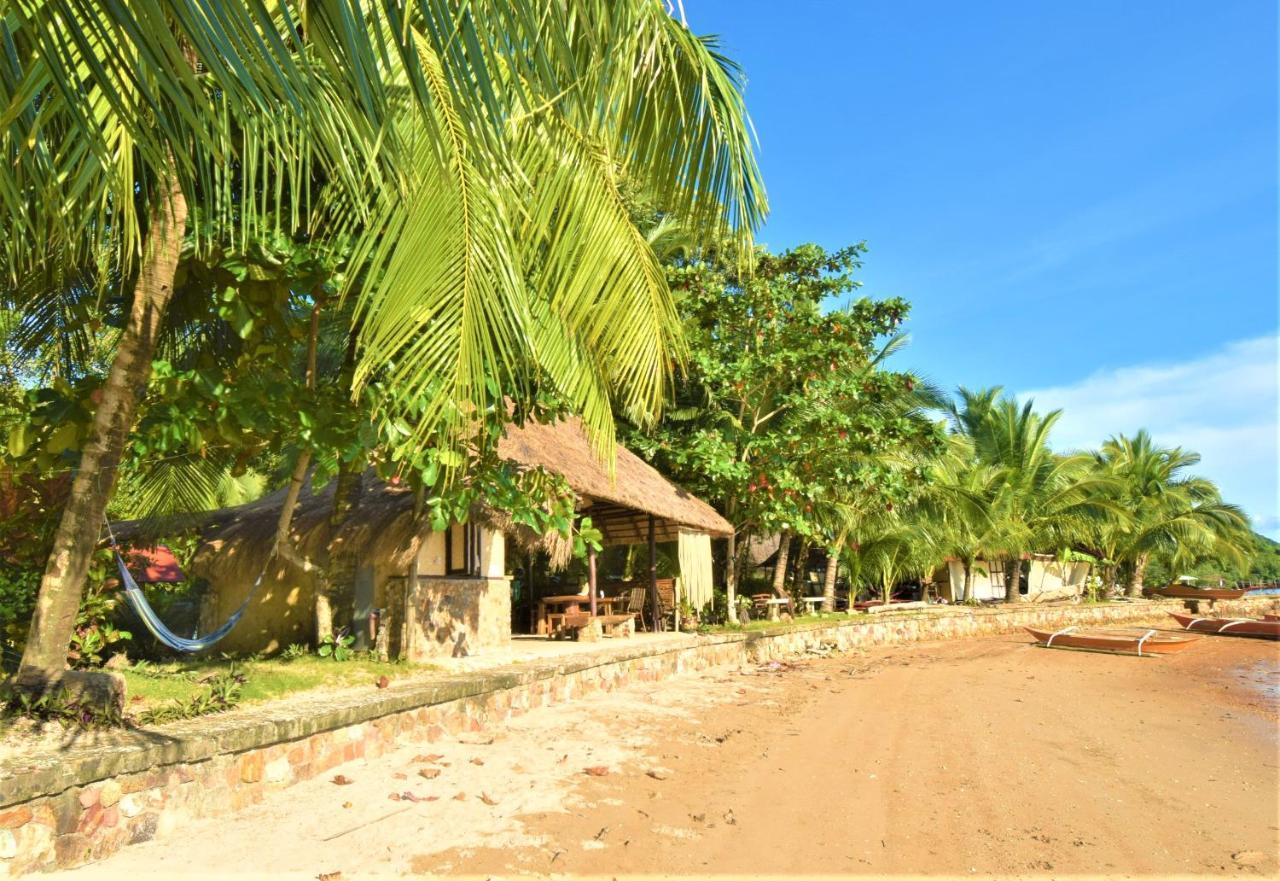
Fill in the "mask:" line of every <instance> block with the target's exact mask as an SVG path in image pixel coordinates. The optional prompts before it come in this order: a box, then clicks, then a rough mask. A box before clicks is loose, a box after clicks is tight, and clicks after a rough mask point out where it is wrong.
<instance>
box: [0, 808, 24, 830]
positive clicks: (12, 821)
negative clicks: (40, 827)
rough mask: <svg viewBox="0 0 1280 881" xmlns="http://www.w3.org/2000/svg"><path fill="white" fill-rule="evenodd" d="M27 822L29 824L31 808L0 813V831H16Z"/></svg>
mask: <svg viewBox="0 0 1280 881" xmlns="http://www.w3.org/2000/svg"><path fill="white" fill-rule="evenodd" d="M29 822H31V808H28V807H21V808H13V809H12V810H8V811H0V829H17V828H18V827H19V826H25V825H26V824H27V823H29Z"/></svg>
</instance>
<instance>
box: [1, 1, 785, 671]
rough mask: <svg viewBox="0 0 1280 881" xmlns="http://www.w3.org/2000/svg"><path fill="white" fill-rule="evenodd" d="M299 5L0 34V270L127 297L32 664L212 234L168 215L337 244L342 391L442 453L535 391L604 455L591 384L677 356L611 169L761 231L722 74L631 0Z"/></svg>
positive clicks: (28, 10)
mask: <svg viewBox="0 0 1280 881" xmlns="http://www.w3.org/2000/svg"><path fill="white" fill-rule="evenodd" d="M302 11H303V8H302V7H295V6H294V5H293V4H290V3H284V4H261V3H257V2H254V3H249V4H244V5H242V4H229V5H224V6H222V7H219V15H218V16H216V17H215V16H209V15H207V14H206V10H205V9H204V8H203V7H195V6H191V5H189V4H180V3H172V2H166V0H161V2H157V3H154V4H147V5H145V6H137V5H132V4H107V5H103V4H95V3H90V2H88V0H58V2H55V0H28V2H24V3H21V4H18V5H17V6H16V7H15V9H14V10H13V13H14V14H13V15H12V16H10V17H8V18H6V20H5V22H4V23H3V25H0V27H3V30H4V36H5V38H6V43H7V44H8V45H9V46H10V47H11V51H10V53H9V54H10V58H11V60H12V61H13V62H14V63H13V65H11V67H10V68H9V69H7V70H6V73H5V75H4V76H3V77H0V105H3V106H4V108H5V112H6V116H5V119H6V120H7V123H6V126H5V127H4V128H3V129H2V130H0V138H3V150H4V153H5V156H6V160H7V162H6V165H5V170H4V172H3V174H4V179H3V183H4V186H3V187H0V200H2V203H3V205H4V209H5V215H6V228H7V230H9V231H10V235H9V236H7V237H6V240H5V242H4V243H3V255H4V256H3V258H2V262H0V266H2V268H3V270H4V272H3V276H4V277H5V278H6V280H7V281H8V282H9V284H10V285H11V287H12V288H13V289H14V290H15V291H20V292H22V293H24V294H25V295H26V296H25V299H26V300H27V301H30V300H31V299H32V298H36V299H38V298H40V297H44V296H46V295H47V294H48V292H60V291H62V290H64V289H66V287H67V286H68V285H67V283H66V279H67V278H69V277H71V276H76V277H80V276H83V277H85V278H89V279H91V280H92V282H93V284H94V285H95V286H96V287H97V288H98V289H99V290H106V289H114V290H116V291H118V292H119V293H120V294H121V295H122V296H123V298H124V299H125V300H126V301H127V302H129V304H130V305H129V309H128V311H127V313H126V314H127V318H126V320H125V322H124V324H123V327H122V329H121V332H120V334H119V336H118V338H117V340H116V342H115V345H114V349H113V353H112V357H111V359H110V361H111V363H110V369H109V370H108V372H107V379H106V382H105V384H104V385H103V386H102V388H101V390H100V393H99V394H98V395H96V397H95V398H94V400H93V402H92V403H93V408H92V413H93V421H92V423H91V426H90V430H89V435H88V437H87V438H86V440H85V442H84V443H83V445H82V446H81V450H80V454H79V468H78V470H77V472H76V481H77V483H76V486H75V488H74V490H73V492H72V494H71V499H72V501H71V502H70V503H69V504H68V506H67V507H66V509H65V511H64V513H63V518H62V522H61V525H60V527H59V529H58V530H57V532H56V534H55V536H54V546H53V550H52V552H51V554H50V558H49V563H48V566H47V569H46V574H45V578H44V580H43V582H42V587H41V592H40V601H39V603H38V605H37V609H36V614H35V618H34V621H33V625H32V626H33V638H32V639H30V640H29V642H28V648H27V656H26V661H25V666H26V667H27V668H28V672H30V673H32V674H35V676H36V677H37V678H44V679H47V678H48V676H49V675H51V674H54V673H56V671H57V670H59V669H60V668H61V665H62V654H63V648H64V646H65V644H66V642H67V639H66V636H67V634H68V633H69V632H70V628H71V626H72V624H73V622H74V615H75V608H76V605H77V602H78V597H79V593H80V589H81V585H82V584H83V581H84V575H85V572H86V571H87V566H88V559H89V553H90V551H91V549H92V546H93V544H94V540H95V539H96V535H97V529H98V524H99V523H100V521H101V516H102V513H103V512H104V510H105V509H106V506H107V503H108V499H109V498H110V496H111V493H112V489H113V484H114V482H115V479H116V474H117V472H118V468H117V466H118V464H119V460H120V458H121V456H122V454H123V451H124V448H125V444H126V438H127V437H128V435H129V432H130V429H131V427H132V425H133V423H134V419H135V416H136V410H137V404H138V397H137V394H136V391H135V390H136V389H139V388H143V387H145V386H146V382H147V379H148V375H149V371H150V365H151V360H152V355H153V354H154V351H155V347H156V344H157V338H158V334H159V329H160V327H161V324H162V322H163V319H164V316H165V313H166V311H167V309H168V308H169V305H170V300H171V297H172V293H173V290H174V287H175V283H174V282H175V277H176V274H177V272H178V269H179V263H180V256H181V249H182V246H183V243H184V241H185V240H187V239H188V237H191V238H192V239H193V241H194V243H195V245H196V247H197V248H204V247H207V246H208V245H209V244H210V240H209V239H205V238H202V237H201V235H200V226H199V225H198V224H197V225H195V226H193V224H192V221H193V220H196V219H199V218H201V217H203V218H206V219H208V220H210V221H211V223H212V222H213V221H220V222H222V223H223V224H224V225H226V226H227V227H228V228H229V229H231V230H232V231H233V233H234V235H235V236H236V239H235V240H236V241H239V242H244V241H245V240H246V239H247V238H249V237H252V236H253V235H256V234H258V233H260V232H262V231H270V230H272V229H273V228H281V229H283V230H284V231H285V232H286V233H288V234H290V235H293V234H298V233H303V234H317V233H318V234H322V235H327V234H329V233H330V232H332V231H335V230H336V231H337V232H338V233H340V234H358V236H359V243H358V245H357V247H356V248H355V251H354V254H355V257H354V259H355V261H356V262H357V263H358V264H359V265H360V266H361V268H362V271H363V272H364V273H365V274H366V275H365V279H366V283H365V284H363V285H362V286H361V288H360V291H359V293H358V295H357V299H356V303H355V306H356V315H357V322H358V325H359V327H360V336H359V362H358V366H357V369H356V371H355V374H354V381H355V383H356V384H357V386H359V387H365V386H369V385H371V384H373V383H375V382H381V383H382V390H383V399H382V409H381V410H380V411H379V413H378V414H377V415H378V416H379V417H380V418H381V419H382V420H383V421H384V422H385V423H387V424H388V425H391V426H399V425H405V424H407V423H406V420H405V416H406V414H410V413H412V414H413V415H414V416H415V417H416V421H415V422H414V424H412V425H410V426H409V437H410V438H411V439H412V440H413V441H415V442H416V444H417V445H418V446H423V445H428V444H434V445H443V446H445V447H448V448H451V449H454V450H455V451H456V448H457V447H458V445H459V444H460V443H461V442H462V439H463V435H464V434H466V433H468V432H469V431H470V428H469V427H468V426H470V425H471V424H472V423H473V420H474V419H475V416H476V415H477V414H484V415H485V417H486V418H490V417H492V418H494V419H495V420H496V421H499V422H500V421H502V420H503V419H504V418H505V412H506V411H505V403H504V402H505V398H506V396H508V395H509V394H512V393H516V394H517V395H519V396H521V397H527V396H528V390H529V388H530V387H531V386H533V385H535V384H545V385H548V386H552V387H554V389H555V391H556V393H557V394H558V395H559V396H561V397H562V398H563V399H564V400H566V401H567V402H569V404H570V406H571V407H573V408H574V409H576V410H579V411H580V412H582V414H583V416H584V419H585V421H586V423H587V425H588V426H590V427H591V428H592V429H594V430H595V432H596V434H597V436H598V437H599V438H600V442H601V448H602V450H604V449H607V447H608V441H609V439H610V438H611V436H612V431H613V420H612V411H611V406H612V398H613V397H614V396H616V398H617V400H618V401H619V403H620V404H621V407H622V410H623V412H625V413H627V415H628V416H630V417H631V418H634V419H636V420H638V421H644V420H646V419H650V418H652V417H653V416H654V415H655V413H656V411H657V409H658V407H659V405H660V402H661V398H662V390H663V388H664V385H665V381H666V379H665V378H666V376H667V371H668V370H669V365H670V363H671V361H672V355H673V354H675V353H676V352H677V351H678V349H677V346H676V343H677V341H678V336H677V332H678V327H677V325H676V322H675V321H674V310H673V309H672V307H671V304H670V298H669V294H668V292H667V291H666V288H665V286H664V285H663V284H662V277H661V272H660V270H659V268H658V267H657V264H656V262H655V261H654V260H653V258H652V254H651V252H649V251H648V249H647V245H646V243H645V242H644V241H643V239H642V237H640V236H639V235H638V233H636V231H635V230H634V228H633V227H631V226H630V225H629V224H628V223H627V222H626V220H627V218H626V214H625V211H624V210H623V208H622V206H621V199H620V198H619V197H618V193H617V187H616V184H615V177H614V175H615V171H616V169H618V168H622V169H624V170H625V171H626V173H627V174H629V175H632V176H634V177H636V178H637V179H640V180H643V181H644V182H645V185H646V186H647V187H649V188H650V189H651V190H652V191H653V192H655V193H656V194H657V198H658V200H659V202H660V203H661V204H662V205H663V206H664V209H665V210H669V211H672V212H675V213H676V214H678V215H679V216H680V217H681V218H682V219H683V220H684V221H685V222H686V223H687V224H689V228H690V229H693V230H697V231H700V232H711V233H713V234H714V235H716V236H720V235H723V234H725V233H727V232H729V231H732V230H738V231H742V232H743V233H744V234H746V236H745V237H747V238H749V231H750V230H751V229H752V228H753V227H754V226H755V225H756V224H757V222H758V221H759V219H760V217H761V215H762V212H763V209H764V201H763V191H762V188H761V187H760V184H759V178H758V174H757V172H756V169H755V165H754V159H753V157H752V156H751V150H750V141H749V137H748V127H747V124H746V119H745V111H744V109H743V107H742V102H741V95H740V82H739V79H738V75H737V71H736V69H735V68H734V67H733V65H732V63H731V62H729V61H727V60H726V59H725V58H723V56H721V55H719V54H718V53H717V52H716V50H715V47H714V45H713V44H712V43H710V42H709V41H705V40H699V39H697V38H695V37H694V36H693V35H691V34H689V32H688V31H687V30H686V29H685V28H683V27H682V26H681V25H679V24H678V23H676V22H674V21H673V20H672V19H671V18H670V16H668V15H667V14H666V12H665V10H664V9H663V8H662V6H661V4H659V3H657V2H654V0H631V2H627V3H623V4H614V3H609V4H606V3H602V2H598V0H579V2H570V3H566V4H563V5H561V6H557V7H555V8H553V9H545V8H542V7H540V6H539V5H538V4H533V3H529V2H527V0H492V2H486V3H483V4H481V5H480V6H479V7H477V6H476V5H475V4H472V5H470V6H467V7H465V8H464V9H463V10H462V11H457V10H448V9H446V8H445V7H444V6H441V5H431V4H427V5H419V6H414V7H412V8H411V10H410V14H409V15H408V16H407V17H405V18H403V19H402V18H400V11H398V10H392V9H391V7H382V6H377V5H370V6H364V5H363V4H354V3H347V2H343V0H336V2H322V3H315V4H307V5H306V6H305V13H306V16H305V20H306V27H305V28H303V27H301V26H300V22H301V18H300V13H301V12H302ZM102 33H111V34H113V35H114V36H113V38H112V39H110V40H105V39H100V38H98V37H97V36H95V35H97V34H102ZM68 35H70V37H71V38H68ZM606 46H607V47H608V52H607V53H603V52H602V51H601V47H606ZM689 83H697V84H698V86H697V87H696V88H689V87H688V84H689ZM570 84H571V85H572V88H570V87H569V86H570ZM212 225H213V226H216V225H217V224H216V223H213V224H212ZM533 255H536V258H537V259H536V262H533V261H531V259H530V258H531V257H532V256H533ZM31 277H34V278H37V279H38V280H39V283H38V284H37V285H35V287H34V289H32V288H31V286H30V285H24V286H20V285H18V280H19V279H20V278H21V279H27V278H31ZM535 292H536V295H535ZM25 305H26V304H25V303H24V304H23V307H25ZM20 308H22V307H20ZM530 343H532V344H533V345H532V346H530V345H529V344H530Z"/></svg>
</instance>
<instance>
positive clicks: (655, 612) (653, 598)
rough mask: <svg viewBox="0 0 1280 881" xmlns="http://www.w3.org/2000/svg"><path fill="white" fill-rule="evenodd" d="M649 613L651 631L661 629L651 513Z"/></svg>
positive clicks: (656, 541) (656, 544)
mask: <svg viewBox="0 0 1280 881" xmlns="http://www.w3.org/2000/svg"><path fill="white" fill-rule="evenodd" d="M649 615H650V617H651V619H652V620H653V632H654V633H657V632H658V631H660V630H661V629H662V609H661V606H660V604H659V602H658V540H657V535H656V531H655V524H654V519H653V515H652V514H650V515H649Z"/></svg>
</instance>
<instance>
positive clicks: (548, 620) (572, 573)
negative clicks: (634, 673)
mask: <svg viewBox="0 0 1280 881" xmlns="http://www.w3.org/2000/svg"><path fill="white" fill-rule="evenodd" d="M640 516H642V517H646V516H647V515H643V514H642V515H640ZM592 522H593V523H594V522H595V520H594V517H593V520H592ZM646 531H647V530H646ZM660 534H661V533H660V531H659V530H658V529H656V528H655V531H654V541H653V544H652V558H651V557H650V545H649V542H648V541H647V538H648V536H647V535H646V536H645V538H646V541H644V542H641V543H636V542H631V543H622V542H619V541H612V542H610V541H609V537H608V535H607V534H606V544H605V547H604V549H603V550H601V551H600V552H599V553H589V554H588V556H587V557H586V558H585V559H582V558H570V559H569V560H568V561H567V562H563V563H560V564H559V565H556V564H557V562H559V561H555V560H553V559H552V555H551V554H548V553H547V552H546V551H545V550H542V549H540V548H536V547H535V548H527V549H522V550H520V551H517V552H516V553H512V554H510V557H509V559H510V562H511V567H510V568H511V573H510V574H511V632H512V633H520V634H533V635H540V636H553V635H556V631H557V628H558V626H559V625H560V624H561V623H563V622H562V616H564V615H569V616H571V617H572V616H577V615H591V616H596V617H601V618H605V619H609V618H617V617H619V616H625V615H630V616H632V617H633V618H634V619H635V629H637V630H648V631H653V630H664V629H669V628H670V627H671V626H672V624H673V623H674V617H675V616H674V612H675V606H676V596H675V594H676V589H675V588H676V578H677V577H678V576H679V574H680V564H679V559H678V552H677V545H676V542H674V541H658V536H659V535H660ZM507 546H508V547H509V548H512V549H513V550H514V549H515V548H516V547H518V546H519V544H518V542H517V541H515V540H509V541H508V545H507ZM593 586H594V590H593ZM593 593H594V597H593V596H592V594H593ZM593 599H594V602H593Z"/></svg>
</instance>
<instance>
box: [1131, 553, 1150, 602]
mask: <svg viewBox="0 0 1280 881" xmlns="http://www.w3.org/2000/svg"><path fill="white" fill-rule="evenodd" d="M1149 559H1150V555H1149V554H1138V558H1137V559H1136V560H1134V561H1133V575H1132V576H1130V578H1129V590H1128V591H1127V595H1128V596H1130V597H1140V596H1142V589H1143V587H1145V582H1146V575H1147V562H1148V560H1149Z"/></svg>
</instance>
